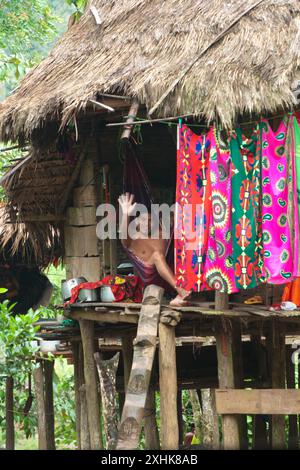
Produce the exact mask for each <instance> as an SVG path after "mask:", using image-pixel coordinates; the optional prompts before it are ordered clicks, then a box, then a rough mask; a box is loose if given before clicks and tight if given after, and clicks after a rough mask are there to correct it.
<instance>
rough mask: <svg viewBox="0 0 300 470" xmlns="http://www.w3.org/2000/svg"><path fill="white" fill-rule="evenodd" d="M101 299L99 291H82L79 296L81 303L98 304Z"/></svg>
mask: <svg viewBox="0 0 300 470" xmlns="http://www.w3.org/2000/svg"><path fill="white" fill-rule="evenodd" d="M99 298H100V293H99V289H80V291H79V295H78V300H80V301H81V302H97V301H99Z"/></svg>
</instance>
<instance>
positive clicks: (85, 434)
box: [78, 343, 91, 450]
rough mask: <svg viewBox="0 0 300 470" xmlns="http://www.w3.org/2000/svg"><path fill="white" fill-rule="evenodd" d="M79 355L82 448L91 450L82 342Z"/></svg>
mask: <svg viewBox="0 0 300 470" xmlns="http://www.w3.org/2000/svg"><path fill="white" fill-rule="evenodd" d="M78 352H79V356H78V382H79V397H80V447H81V450H89V449H90V448H91V440H90V431H89V424H88V412H87V403H86V390H85V382H84V360H83V349H82V343H80V344H79V351H78Z"/></svg>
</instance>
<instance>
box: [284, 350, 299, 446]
mask: <svg viewBox="0 0 300 470" xmlns="http://www.w3.org/2000/svg"><path fill="white" fill-rule="evenodd" d="M293 352H294V349H293V348H292V346H291V345H289V346H286V350H285V353H286V361H285V362H286V385H287V388H296V376H295V364H293V361H292V355H293ZM288 448H289V449H291V450H298V449H299V431H298V416H297V415H290V416H289V440H288Z"/></svg>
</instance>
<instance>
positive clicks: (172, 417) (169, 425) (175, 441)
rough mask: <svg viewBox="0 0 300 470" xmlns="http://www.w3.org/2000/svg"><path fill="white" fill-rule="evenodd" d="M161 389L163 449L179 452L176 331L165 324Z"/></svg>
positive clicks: (161, 337)
mask: <svg viewBox="0 0 300 470" xmlns="http://www.w3.org/2000/svg"><path fill="white" fill-rule="evenodd" d="M159 388H160V419H161V423H160V425H161V428H160V432H161V447H162V449H164V450H177V449H178V447H179V428H178V418H177V368H176V340H175V329H174V328H173V327H171V326H167V325H165V324H163V323H160V324H159Z"/></svg>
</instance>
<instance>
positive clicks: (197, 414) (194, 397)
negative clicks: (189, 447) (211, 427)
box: [189, 390, 202, 440]
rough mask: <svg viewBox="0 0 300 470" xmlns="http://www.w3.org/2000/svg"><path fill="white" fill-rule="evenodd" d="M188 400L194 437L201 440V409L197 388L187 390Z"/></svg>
mask: <svg viewBox="0 0 300 470" xmlns="http://www.w3.org/2000/svg"><path fill="white" fill-rule="evenodd" d="M189 395H190V402H191V405H192V409H193V416H194V424H195V435H196V438H197V439H199V440H201V437H202V410H201V404H200V399H199V395H198V393H197V390H189Z"/></svg>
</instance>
